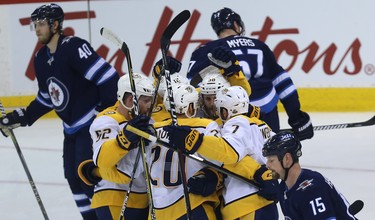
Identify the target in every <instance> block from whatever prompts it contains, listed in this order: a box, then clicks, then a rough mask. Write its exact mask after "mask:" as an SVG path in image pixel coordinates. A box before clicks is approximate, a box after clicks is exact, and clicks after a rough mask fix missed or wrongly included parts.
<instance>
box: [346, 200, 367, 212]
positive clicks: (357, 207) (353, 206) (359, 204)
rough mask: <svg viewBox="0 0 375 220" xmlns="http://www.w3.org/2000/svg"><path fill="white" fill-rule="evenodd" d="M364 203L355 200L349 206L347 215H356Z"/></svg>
mask: <svg viewBox="0 0 375 220" xmlns="http://www.w3.org/2000/svg"><path fill="white" fill-rule="evenodd" d="M364 205H365V203H364V202H363V201H362V200H356V201H354V202H353V203H352V204H351V205H350V206H349V213H350V214H352V215H356V214H358V212H360V211H361V210H362V208H363V206H364Z"/></svg>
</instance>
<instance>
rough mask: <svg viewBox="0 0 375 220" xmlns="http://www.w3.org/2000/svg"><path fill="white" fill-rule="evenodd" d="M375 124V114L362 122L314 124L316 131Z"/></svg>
mask: <svg viewBox="0 0 375 220" xmlns="http://www.w3.org/2000/svg"><path fill="white" fill-rule="evenodd" d="M372 125H375V116H373V117H372V118H370V119H369V120H367V121H362V122H349V123H342V124H332V125H316V126H313V129H314V131H323V130H333V129H342V128H359V127H365V126H372ZM280 131H292V129H290V128H287V129H281V130H280Z"/></svg>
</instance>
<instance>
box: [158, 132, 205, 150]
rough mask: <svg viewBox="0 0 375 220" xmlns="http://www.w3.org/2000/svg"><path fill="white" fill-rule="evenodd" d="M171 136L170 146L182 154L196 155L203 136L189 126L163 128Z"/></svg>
mask: <svg viewBox="0 0 375 220" xmlns="http://www.w3.org/2000/svg"><path fill="white" fill-rule="evenodd" d="M163 129H164V130H165V131H167V132H168V135H169V144H170V145H171V146H172V147H173V148H175V149H179V150H181V151H182V152H186V153H189V154H193V153H195V152H196V151H197V150H198V148H199V147H200V146H201V144H202V141H203V136H204V135H203V134H201V133H199V131H197V130H195V129H191V128H190V127H188V126H165V127H163Z"/></svg>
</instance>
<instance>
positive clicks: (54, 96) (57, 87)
mask: <svg viewBox="0 0 375 220" xmlns="http://www.w3.org/2000/svg"><path fill="white" fill-rule="evenodd" d="M47 85H48V94H49V96H50V97H51V102H52V104H53V106H54V108H55V110H56V111H57V112H61V111H63V110H64V109H65V107H66V106H67V105H68V102H69V93H68V89H67V88H66V86H65V85H64V84H63V83H62V82H60V81H59V80H58V79H56V78H55V77H51V78H48V80H47Z"/></svg>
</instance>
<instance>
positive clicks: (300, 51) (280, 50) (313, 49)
mask: <svg viewBox="0 0 375 220" xmlns="http://www.w3.org/2000/svg"><path fill="white" fill-rule="evenodd" d="M175 14H176V13H174V12H173V11H172V9H170V8H169V7H165V8H164V10H163V13H162V15H161V17H160V20H159V24H158V25H157V27H156V29H155V31H154V35H153V36H152V39H151V41H150V42H149V43H146V44H145V45H146V46H147V47H148V51H147V54H146V56H145V58H144V61H143V64H142V67H141V71H142V72H143V73H145V74H146V75H148V74H149V73H151V70H152V67H153V65H154V63H155V62H156V61H157V60H156V57H157V56H158V54H159V53H160V36H161V35H162V33H163V31H164V29H165V28H166V27H167V25H168V23H169V22H170V21H171V20H172V18H173V17H174V16H175ZM88 15H89V17H90V18H91V19H94V18H96V14H95V12H94V11H90V12H89V14H87V12H86V11H78V12H68V13H66V14H65V22H64V24H68V23H69V22H67V21H69V20H75V19H88ZM200 16H201V13H200V12H199V11H197V10H194V11H193V12H192V15H191V18H190V19H189V21H188V23H187V25H186V29H185V30H180V31H184V34H183V35H182V38H181V39H172V41H171V45H174V46H175V47H174V48H177V50H176V52H175V54H172V53H171V51H169V52H168V55H169V56H173V57H175V58H176V59H178V60H183V58H184V56H185V57H188V58H190V56H191V54H187V53H186V50H187V48H188V46H194V48H196V47H198V46H199V45H201V44H204V43H206V42H208V41H211V40H214V39H192V36H193V33H194V31H195V27H196V26H197V23H198V21H199V18H200ZM29 22H30V18H22V19H20V23H21V25H29ZM204 22H205V23H207V22H206V21H204ZM273 25H274V21H273V20H272V18H270V17H267V18H266V19H265V21H264V23H263V26H262V28H261V29H260V30H259V31H254V32H251V33H250V37H253V38H256V37H257V38H258V39H259V40H261V41H263V42H266V43H267V38H268V37H270V36H275V35H277V36H278V37H279V38H281V40H280V41H279V42H278V43H277V44H276V46H275V47H274V48H273V52H274V54H275V57H276V59H278V58H279V57H280V56H281V54H283V56H285V55H287V56H289V57H290V58H291V59H289V60H290V63H289V64H288V63H287V64H285V63H283V67H284V69H286V70H287V71H291V70H292V69H293V68H294V67H295V64H296V62H297V60H298V59H302V58H301V57H303V58H304V60H303V62H302V66H301V70H302V71H303V72H305V73H306V74H307V73H309V72H310V71H311V69H312V68H313V67H315V66H316V65H317V63H318V62H319V61H322V62H320V63H322V70H323V72H324V73H325V74H327V75H333V74H335V73H337V72H338V71H340V72H344V73H345V74H348V75H356V74H358V73H359V72H360V71H361V69H362V59H361V55H360V49H361V46H362V44H361V41H360V40H359V39H358V38H355V39H354V40H353V42H352V43H351V44H350V45H349V46H348V48H347V49H346V50H345V52H344V53H343V54H338V53H339V52H338V51H339V50H338V47H337V45H336V44H335V43H331V44H330V45H329V46H328V47H327V48H322V47H321V46H319V43H318V42H315V41H312V42H311V43H310V44H309V45H308V46H307V47H306V48H300V46H299V45H298V44H297V42H295V41H293V40H291V39H282V37H283V35H288V36H290V35H291V34H299V30H298V28H283V29H274V28H273ZM208 28H211V27H208ZM64 32H65V34H66V35H74V28H73V27H66V28H65V29H64ZM41 46H42V45H41V44H40V43H37V44H36V46H35V48H34V51H33V53H32V55H31V58H30V61H29V65H28V66H27V69H26V73H25V75H26V76H27V77H28V78H29V79H31V80H34V79H35V73H34V67H33V59H34V54H35V52H37V51H38V50H39V48H40V47H41ZM176 46H177V47H176ZM96 51H97V52H98V54H100V55H101V56H102V57H104V58H105V59H106V60H107V61H108V62H110V63H111V64H113V66H114V67H115V68H116V70H117V71H118V72H119V74H120V75H123V71H122V66H123V64H124V62H125V59H126V58H125V55H124V54H123V53H122V52H121V50H117V51H116V52H115V53H114V54H113V56H112V57H109V56H108V54H109V47H107V46H106V45H105V44H102V45H101V46H99V48H98V49H97V50H96ZM340 51H342V50H340ZM300 55H303V56H300ZM334 58H335V60H338V61H339V62H338V63H337V62H335V63H333V59H334ZM344 61H345V63H344ZM374 69H375V68H374V66H373V65H371V64H368V65H366V66H365V68H364V70H365V72H367V73H368V74H370V72H369V71H368V70H371V73H373V71H374Z"/></svg>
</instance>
